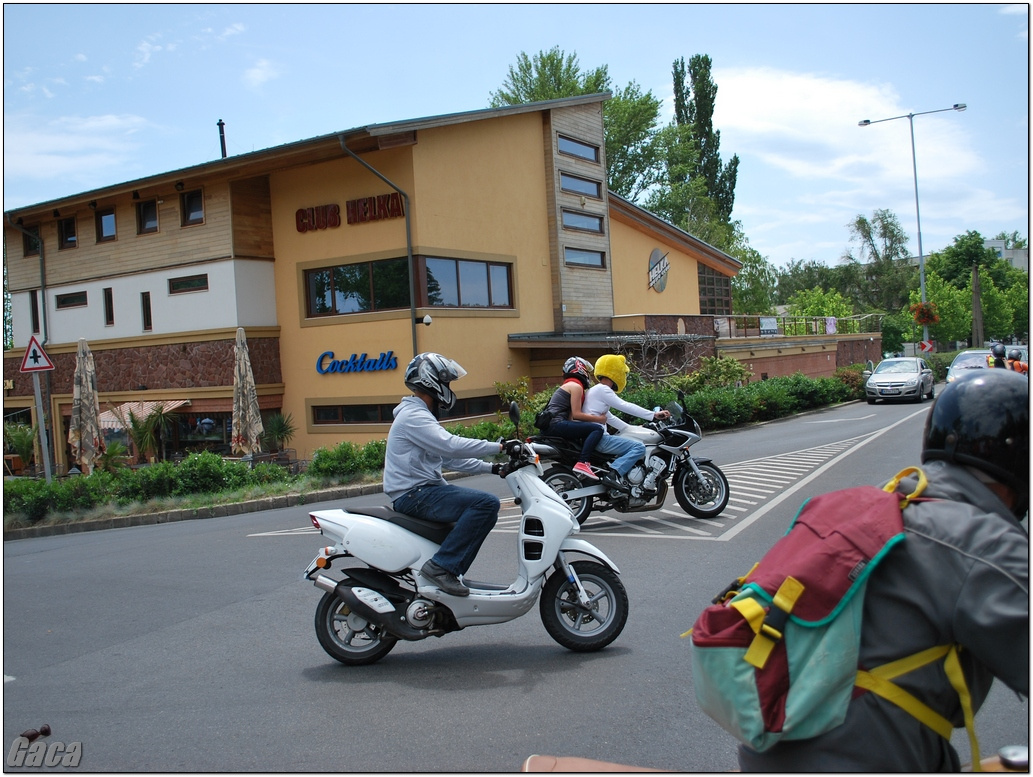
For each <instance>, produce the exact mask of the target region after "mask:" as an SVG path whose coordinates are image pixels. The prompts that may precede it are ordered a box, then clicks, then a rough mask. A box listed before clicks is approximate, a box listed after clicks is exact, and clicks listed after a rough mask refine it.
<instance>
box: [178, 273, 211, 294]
mask: <svg viewBox="0 0 1033 777" xmlns="http://www.w3.org/2000/svg"><path fill="white" fill-rule="evenodd" d="M188 291H208V274H207V273H204V274H201V275H184V276H183V277H182V278H169V294H184V293H186V292H188Z"/></svg>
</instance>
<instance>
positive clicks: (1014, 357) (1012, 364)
mask: <svg viewBox="0 0 1033 777" xmlns="http://www.w3.org/2000/svg"><path fill="white" fill-rule="evenodd" d="M1005 366H1006V367H1007V368H1008V369H1009V370H1011V371H1012V372H1020V373H1022V374H1023V375H1025V376H1026V377H1027V378H1028V377H1029V365H1028V364H1026V362H1024V361H1022V351H1020V350H1019V349H1018V348H1012V349H1011V350H1010V351H1008V359H1007V360H1006V361H1005Z"/></svg>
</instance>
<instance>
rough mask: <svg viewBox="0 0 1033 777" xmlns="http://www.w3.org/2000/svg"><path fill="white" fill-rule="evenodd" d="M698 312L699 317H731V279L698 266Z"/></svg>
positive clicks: (703, 266)
mask: <svg viewBox="0 0 1033 777" xmlns="http://www.w3.org/2000/svg"><path fill="white" fill-rule="evenodd" d="M696 274H697V276H698V278H699V312H700V314H701V315H705V316H706V315H710V316H730V315H732V279H731V278H729V277H728V276H727V275H722V274H721V273H719V272H718V271H717V270H714V269H712V268H710V267H707V266H706V265H702V264H701V265H699V269H698V270H697V273H696Z"/></svg>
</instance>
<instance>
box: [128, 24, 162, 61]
mask: <svg viewBox="0 0 1033 777" xmlns="http://www.w3.org/2000/svg"><path fill="white" fill-rule="evenodd" d="M160 39H161V35H160V34H159V33H155V34H154V35H148V36H147V37H146V38H145V39H144V40H142V41H140V43H139V44H138V45H137V47H136V51H137V57H136V61H135V62H133V67H135V68H141V67H143V66H144V65H146V64H147V63H148V62H150V61H151V56H152V55H153V54H155V53H157V52H159V51H161V50H162V46H161V45H159V44H157V43H155V41H157V40H160Z"/></svg>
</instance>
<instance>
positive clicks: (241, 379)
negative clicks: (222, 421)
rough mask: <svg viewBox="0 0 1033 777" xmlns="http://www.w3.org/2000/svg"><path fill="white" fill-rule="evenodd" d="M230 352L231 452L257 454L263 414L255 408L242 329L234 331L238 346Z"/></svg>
mask: <svg viewBox="0 0 1033 777" xmlns="http://www.w3.org/2000/svg"><path fill="white" fill-rule="evenodd" d="M233 351H234V354H233V427H232V429H231V432H230V445H231V446H232V447H233V451H234V452H237V451H240V452H241V453H242V454H249V453H251V454H253V453H258V451H259V450H261V447H262V444H261V439H262V434H263V433H264V432H265V427H263V426H262V412H261V410H259V408H258V390H257V389H256V388H255V376H254V374H252V372H251V357H250V356H249V355H248V350H247V339H246V338H245V337H244V329H243V327H238V328H237V344H236V346H234V349H233Z"/></svg>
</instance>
